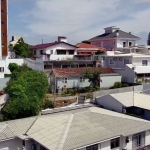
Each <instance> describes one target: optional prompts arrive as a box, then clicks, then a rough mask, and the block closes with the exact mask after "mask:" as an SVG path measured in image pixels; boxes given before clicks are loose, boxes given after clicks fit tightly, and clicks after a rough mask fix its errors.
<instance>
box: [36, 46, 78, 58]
mask: <svg viewBox="0 0 150 150" xmlns="http://www.w3.org/2000/svg"><path fill="white" fill-rule="evenodd" d="M57 49H75V51H74V55H76V54H77V50H76V48H75V47H73V46H70V45H68V44H65V43H60V44H57V45H54V46H51V47H47V48H45V49H44V50H43V49H38V50H36V57H40V56H41V54H40V50H43V53H46V54H51V50H53V54H51V55H50V60H57V59H59V60H62V59H66V58H73V56H74V55H69V54H66V55H57ZM43 60H45V56H43Z"/></svg>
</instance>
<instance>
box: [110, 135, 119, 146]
mask: <svg viewBox="0 0 150 150" xmlns="http://www.w3.org/2000/svg"><path fill="white" fill-rule="evenodd" d="M114 142H115V143H114ZM112 144H113V145H112ZM118 147H120V138H119V137H118V138H115V139H112V140H110V148H111V149H116V148H118Z"/></svg>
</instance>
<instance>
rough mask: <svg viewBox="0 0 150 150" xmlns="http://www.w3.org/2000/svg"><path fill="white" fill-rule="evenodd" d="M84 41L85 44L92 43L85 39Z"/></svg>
mask: <svg viewBox="0 0 150 150" xmlns="http://www.w3.org/2000/svg"><path fill="white" fill-rule="evenodd" d="M82 43H85V44H91V42H89V41H87V40H85V41H82Z"/></svg>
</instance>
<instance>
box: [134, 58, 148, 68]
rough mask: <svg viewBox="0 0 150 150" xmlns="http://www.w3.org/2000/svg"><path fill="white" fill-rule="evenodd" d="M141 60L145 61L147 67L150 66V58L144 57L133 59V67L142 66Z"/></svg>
mask: <svg viewBox="0 0 150 150" xmlns="http://www.w3.org/2000/svg"><path fill="white" fill-rule="evenodd" d="M142 60H147V61H148V64H147V65H148V66H149V65H150V57H148V56H146V55H145V57H133V65H135V66H142Z"/></svg>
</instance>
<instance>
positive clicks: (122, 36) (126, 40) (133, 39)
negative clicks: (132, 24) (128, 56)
mask: <svg viewBox="0 0 150 150" xmlns="http://www.w3.org/2000/svg"><path fill="white" fill-rule="evenodd" d="M104 30H105V33H103V34H101V35H98V36H96V37H93V38H91V39H90V40H89V42H91V44H92V45H96V46H99V47H104V48H106V49H107V50H120V49H122V48H123V47H131V46H135V45H137V41H138V40H140V38H139V37H137V36H135V35H132V34H131V32H129V33H127V32H124V31H122V30H120V29H119V28H117V27H115V26H112V27H107V28H104Z"/></svg>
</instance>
